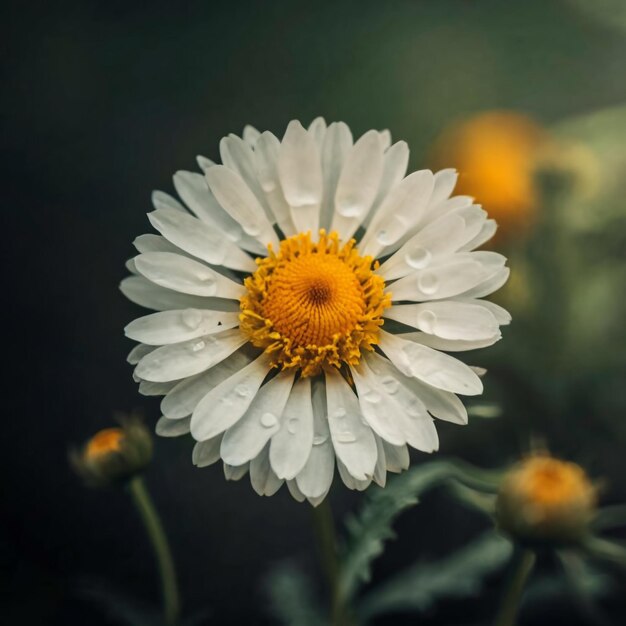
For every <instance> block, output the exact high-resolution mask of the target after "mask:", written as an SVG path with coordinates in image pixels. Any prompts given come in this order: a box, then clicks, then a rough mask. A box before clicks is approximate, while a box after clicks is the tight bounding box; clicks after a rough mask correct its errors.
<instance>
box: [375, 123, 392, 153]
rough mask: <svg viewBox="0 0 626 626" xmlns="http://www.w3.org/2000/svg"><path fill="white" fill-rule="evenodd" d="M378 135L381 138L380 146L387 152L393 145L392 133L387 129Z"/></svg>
mask: <svg viewBox="0 0 626 626" xmlns="http://www.w3.org/2000/svg"><path fill="white" fill-rule="evenodd" d="M378 135H379V136H380V145H381V146H382V147H383V150H387V149H388V148H389V146H390V145H391V131H390V130H389V129H388V128H385V130H381V131H379V132H378Z"/></svg>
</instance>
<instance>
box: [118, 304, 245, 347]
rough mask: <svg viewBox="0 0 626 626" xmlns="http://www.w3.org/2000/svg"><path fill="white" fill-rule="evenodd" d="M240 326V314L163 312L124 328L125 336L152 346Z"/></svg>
mask: <svg viewBox="0 0 626 626" xmlns="http://www.w3.org/2000/svg"><path fill="white" fill-rule="evenodd" d="M236 326H239V314H238V313H234V312H233V313H220V312H218V311H206V310H204V309H183V310H182V311H181V310H173V311H161V312H160V313H152V314H150V315H145V316H144V317H140V318H138V319H136V320H134V321H132V322H131V323H130V324H128V325H127V326H126V328H124V332H125V333H126V336H127V337H129V338H130V339H134V340H135V341H141V342H142V343H146V344H149V345H153V346H162V345H165V344H170V343H180V342H182V341H189V340H190V339H195V338H196V337H202V336H204V335H211V334H214V333H219V332H222V331H223V330H227V329H229V328H234V327H236Z"/></svg>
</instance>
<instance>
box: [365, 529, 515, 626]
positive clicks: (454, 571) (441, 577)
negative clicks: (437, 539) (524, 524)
mask: <svg viewBox="0 0 626 626" xmlns="http://www.w3.org/2000/svg"><path fill="white" fill-rule="evenodd" d="M512 552H513V546H512V544H511V542H510V541H508V539H505V538H504V537H502V536H501V535H498V534H496V533H495V532H493V531H489V532H488V533H485V534H484V535H483V536H481V537H480V538H479V539H477V540H476V541H474V542H473V543H471V544H469V545H468V546H466V547H464V548H463V549H462V550H459V551H458V552H456V553H454V554H452V555H451V556H449V557H447V558H445V559H443V560H441V561H436V562H430V563H429V562H421V563H418V564H417V565H415V566H413V567H411V568H409V569H407V570H405V571H404V572H401V573H400V574H399V575H397V576H396V577H395V578H393V579H392V580H390V581H389V582H387V583H385V584H384V585H382V586H381V587H379V588H378V589H375V590H374V591H372V592H371V593H370V594H369V595H367V596H365V598H364V599H363V601H362V602H361V605H360V607H359V610H358V612H359V615H360V616H361V617H362V618H363V619H365V620H367V619H371V618H372V617H374V616H375V615H380V614H381V613H387V612H393V611H425V610H427V609H428V608H430V607H431V606H432V605H433V604H434V603H435V602H437V600H439V599H441V598H445V597H456V598H462V597H468V596H473V595H476V594H477V593H478V591H479V590H480V588H481V586H482V583H483V580H484V578H485V577H486V576H488V575H489V574H490V573H492V572H493V571H495V570H497V569H499V568H501V567H503V566H504V565H505V563H506V562H507V561H508V560H509V559H510V558H511V554H512Z"/></svg>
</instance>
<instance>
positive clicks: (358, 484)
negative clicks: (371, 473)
mask: <svg viewBox="0 0 626 626" xmlns="http://www.w3.org/2000/svg"><path fill="white" fill-rule="evenodd" d="M374 445H376V444H374ZM337 469H338V470H339V476H340V477H341V480H342V481H343V484H344V485H345V486H346V487H347V488H348V489H356V490H357V491H365V490H366V489H367V488H368V487H369V486H370V485H371V484H372V479H371V478H365V479H364V480H357V479H356V478H354V476H352V474H350V472H349V471H348V468H347V467H346V466H345V465H344V464H343V463H342V462H341V461H340V460H339V459H337Z"/></svg>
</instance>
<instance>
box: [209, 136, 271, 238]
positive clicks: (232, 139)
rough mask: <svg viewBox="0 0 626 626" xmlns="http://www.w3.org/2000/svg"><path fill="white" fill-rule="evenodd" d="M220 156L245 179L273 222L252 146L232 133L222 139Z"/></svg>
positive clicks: (225, 163)
mask: <svg viewBox="0 0 626 626" xmlns="http://www.w3.org/2000/svg"><path fill="white" fill-rule="evenodd" d="M220 156H221V157H222V163H223V164H224V165H225V166H226V167H227V168H228V169H230V170H232V171H233V172H236V173H237V174H238V175H239V176H240V177H241V180H243V182H244V183H245V184H246V187H247V188H248V189H249V190H250V191H251V192H252V193H253V194H254V196H255V197H256V199H257V200H258V202H259V204H260V206H261V207H262V209H263V213H264V214H265V216H266V217H267V218H268V221H269V222H270V223H272V219H271V213H270V211H269V207H268V205H267V201H266V199H265V194H264V193H263V190H262V189H261V185H260V184H259V179H258V177H257V170H256V159H255V156H254V151H253V150H252V148H251V147H250V146H249V145H248V144H247V143H246V142H245V141H243V139H241V138H240V137H237V135H233V134H231V135H229V136H228V137H224V138H223V139H222V141H220ZM229 213H230V211H229ZM235 219H237V218H235ZM242 226H243V227H244V231H245V230H246V227H245V224H242ZM246 232H247V231H246Z"/></svg>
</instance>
